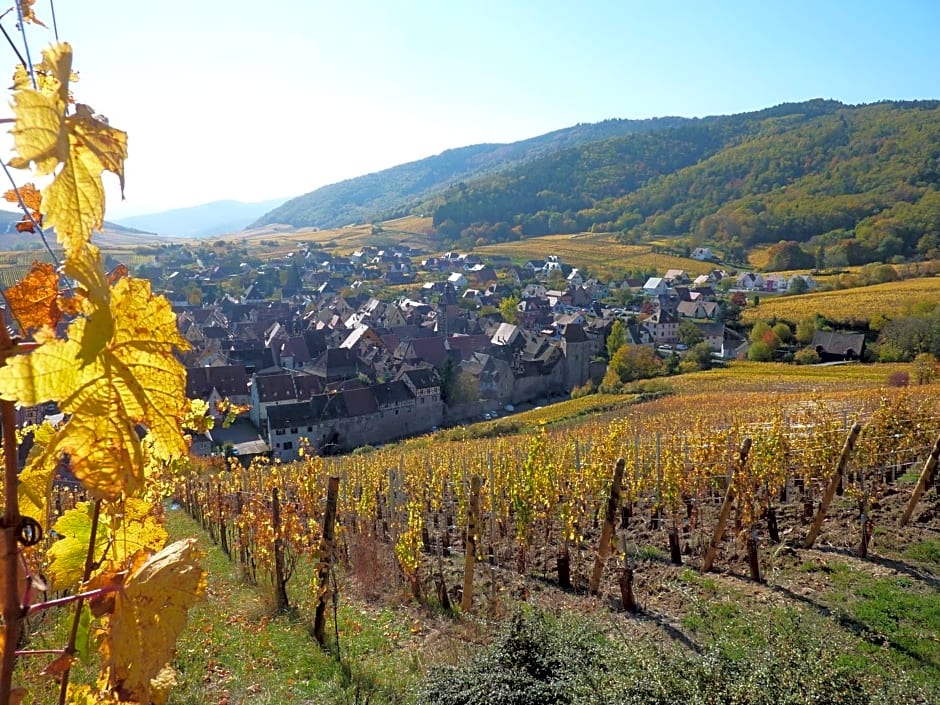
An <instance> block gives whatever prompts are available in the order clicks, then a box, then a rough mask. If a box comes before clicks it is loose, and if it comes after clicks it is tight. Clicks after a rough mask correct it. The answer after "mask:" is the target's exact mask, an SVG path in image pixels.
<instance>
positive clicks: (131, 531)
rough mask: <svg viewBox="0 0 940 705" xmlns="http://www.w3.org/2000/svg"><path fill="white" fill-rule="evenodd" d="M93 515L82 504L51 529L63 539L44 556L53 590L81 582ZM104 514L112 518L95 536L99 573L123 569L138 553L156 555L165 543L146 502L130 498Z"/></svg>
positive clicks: (89, 505) (88, 505) (90, 508)
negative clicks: (47, 558) (131, 557)
mask: <svg viewBox="0 0 940 705" xmlns="http://www.w3.org/2000/svg"><path fill="white" fill-rule="evenodd" d="M93 511H94V503H93V502H82V503H80V504H79V505H78V506H76V507H75V508H74V509H70V510H68V511H66V512H65V513H64V514H63V515H62V516H61V517H59V518H58V520H56V522H55V524H53V525H52V529H53V531H55V532H56V533H57V534H60V535H61V536H62V538H61V539H59V540H58V541H56V542H55V543H54V544H52V546H50V547H49V550H48V552H47V555H48V557H49V561H50V563H49V568H48V573H49V580H50V582H51V583H52V585H53V589H55V590H66V589H69V588H72V587H75V586H77V585H78V583H79V582H80V581H81V579H82V574H83V573H84V570H85V557H86V555H87V553H88V544H89V541H90V539H91V527H92V513H93ZM104 513H105V514H111V515H112V516H111V521H110V522H104V521H102V522H100V523H99V525H98V531H97V533H96V534H95V548H94V557H95V560H97V561H100V562H101V565H100V566H99V568H98V570H110V569H117V568H123V567H124V566H125V564H126V563H127V559H128V558H129V557H130V556H132V555H133V554H135V553H137V552H138V551H140V550H141V549H147V550H151V551H156V550H159V549H161V548H163V545H164V544H165V543H166V536H167V534H166V530H165V529H164V528H163V527H162V526H160V523H159V521H158V520H157V518H156V517H155V516H154V513H153V505H152V504H150V503H149V502H145V501H144V500H141V499H134V498H130V497H129V498H127V499H125V500H124V501H123V502H121V503H118V504H116V505H109V506H107V507H105V510H104ZM101 559H105V560H101Z"/></svg>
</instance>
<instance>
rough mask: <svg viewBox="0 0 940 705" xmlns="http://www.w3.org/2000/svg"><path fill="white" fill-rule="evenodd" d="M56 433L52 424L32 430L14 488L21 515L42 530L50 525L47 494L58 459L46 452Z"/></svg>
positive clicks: (45, 424) (50, 488)
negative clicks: (26, 457) (28, 445)
mask: <svg viewBox="0 0 940 705" xmlns="http://www.w3.org/2000/svg"><path fill="white" fill-rule="evenodd" d="M55 434H56V430H55V429H54V428H53V427H52V425H51V424H48V423H44V424H42V425H41V426H37V427H35V429H34V431H33V447H32V450H30V453H29V458H28V459H27V462H26V467H24V468H23V470H22V471H21V472H20V475H19V487H18V488H17V497H18V499H19V505H20V513H21V514H23V515H24V516H28V517H32V518H33V519H35V520H36V521H38V522H39V523H40V524H41V525H42V528H43V529H45V528H47V527H48V523H49V494H50V493H51V492H52V481H53V480H54V479H55V473H56V464H57V459H56V458H55V457H53V456H52V455H51V454H47V453H46V449H47V448H48V446H49V442H50V441H51V440H52V439H53V438H54V437H55Z"/></svg>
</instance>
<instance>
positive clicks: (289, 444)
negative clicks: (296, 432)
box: [284, 441, 294, 450]
mask: <svg viewBox="0 0 940 705" xmlns="http://www.w3.org/2000/svg"><path fill="white" fill-rule="evenodd" d="M293 447H294V444H293V443H292V442H291V441H287V443H285V444H284V450H290V449H291V448H293Z"/></svg>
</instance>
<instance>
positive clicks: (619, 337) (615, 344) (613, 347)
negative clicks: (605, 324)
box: [607, 319, 627, 360]
mask: <svg viewBox="0 0 940 705" xmlns="http://www.w3.org/2000/svg"><path fill="white" fill-rule="evenodd" d="M626 342H627V329H626V326H624V324H623V321H621V320H620V319H617V320H616V321H614V323H613V325H612V326H611V327H610V333H608V334H607V359H608V360H612V359H613V357H614V355H615V354H616V352H617V351H618V350H619V349H620V348H621V347H623V346H624V345H625V344H626Z"/></svg>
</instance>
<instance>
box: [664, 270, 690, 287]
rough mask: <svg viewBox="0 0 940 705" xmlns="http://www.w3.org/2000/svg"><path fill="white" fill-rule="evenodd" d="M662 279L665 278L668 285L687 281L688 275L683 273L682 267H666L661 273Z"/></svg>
mask: <svg viewBox="0 0 940 705" xmlns="http://www.w3.org/2000/svg"><path fill="white" fill-rule="evenodd" d="M663 279H665V280H666V283H667V284H668V285H669V286H677V285H681V284H688V283H689V275H688V274H686V273H685V270H684V269H667V270H666V273H665V274H664V275H663Z"/></svg>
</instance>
